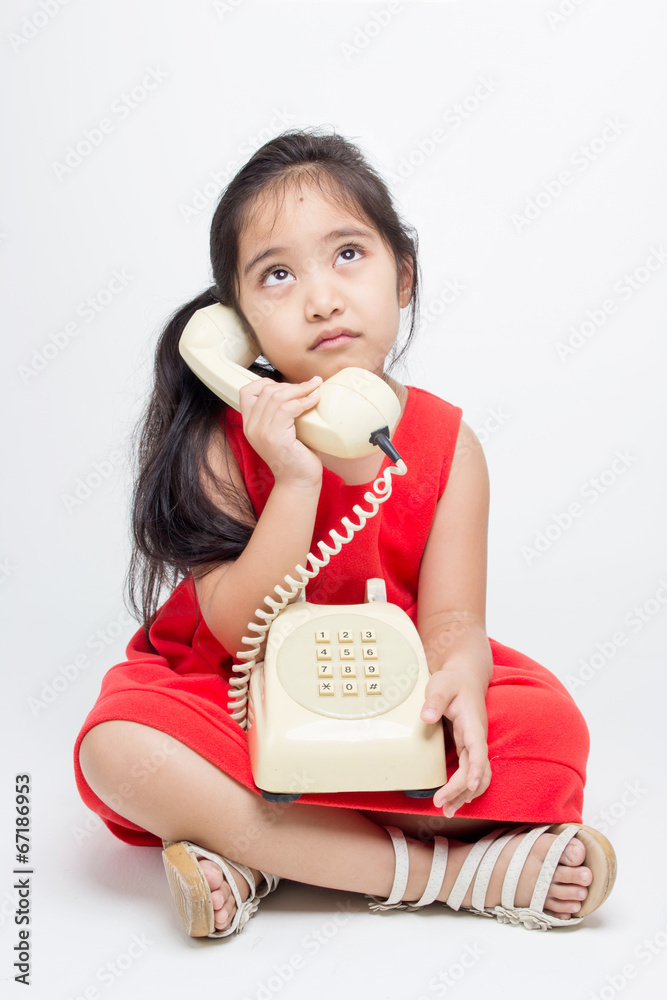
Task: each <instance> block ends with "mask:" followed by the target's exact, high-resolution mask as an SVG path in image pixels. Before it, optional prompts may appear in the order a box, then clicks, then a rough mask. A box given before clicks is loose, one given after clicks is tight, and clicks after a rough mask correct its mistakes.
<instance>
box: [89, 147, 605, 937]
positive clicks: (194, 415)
mask: <svg viewBox="0 0 667 1000" xmlns="http://www.w3.org/2000/svg"><path fill="white" fill-rule="evenodd" d="M211 261H212V268H213V277H214V282H215V283H214V284H213V286H212V287H211V288H209V289H208V290H207V291H205V292H203V293H202V294H201V295H199V296H198V297H197V298H196V299H194V300H193V301H192V302H189V303H188V304H187V305H185V306H184V307H183V308H182V309H180V310H178V311H177V312H176V313H175V315H174V316H173V317H172V318H171V320H170V322H169V324H168V325H167V327H166V329H165V331H164V333H163V334H162V336H161V338H160V341H159V344H158V347H157V356H156V364H155V388H154V391H153V395H152V398H151V400H150V404H149V407H148V410H147V414H146V419H145V424H144V427H143V433H142V437H141V442H140V447H139V474H138V478H137V482H136V486H135V492H134V508H133V534H134V542H135V549H134V554H133V558H132V562H131V565H130V571H129V579H130V587H129V594H130V600H131V603H132V608H133V610H134V612H135V614H136V615H137V617H139V616H140V618H141V621H142V627H141V628H140V629H139V630H138V631H137V633H136V634H135V635H134V636H133V637H132V639H131V640H130V642H129V645H128V647H127V657H128V659H127V661H126V662H124V663H120V664H118V665H117V666H115V667H113V668H112V669H111V670H110V671H109V672H108V673H107V675H106V676H105V678H104V681H103V684H102V690H101V693H100V696H99V698H98V700H97V702H96V704H95V706H94V707H93V709H92V711H91V712H90V714H89V715H88V718H87V719H86V722H85V724H84V726H83V729H82V731H81V733H80V734H79V737H78V740H77V743H76V752H75V767H76V777H77V782H78V787H79V790H80V793H81V795H82V797H83V800H84V802H85V803H86V804H87V805H88V806H89V807H90V808H91V809H94V810H95V811H96V812H97V813H98V814H99V815H100V816H101V817H102V819H103V820H104V822H105V823H106V825H107V826H108V827H109V829H110V830H111V831H112V832H113V833H114V834H115V835H116V836H117V837H119V838H120V839H122V840H124V841H126V842H127V843H130V844H142V845H162V846H163V847H164V861H165V867H166V870H167V874H168V876H169V881H170V885H171V888H172V892H173V894H174V898H175V901H176V903H177V905H178V908H179V912H180V914H181V918H182V920H183V924H184V927H185V930H186V931H187V933H189V934H191V935H193V936H206V935H208V936H210V937H225V936H228V935H230V934H232V933H234V932H237V933H238V932H239V931H240V930H241V928H242V927H243V926H244V924H245V923H246V921H247V920H248V918H249V917H250V916H252V915H253V914H254V912H255V910H256V908H257V906H258V905H259V901H260V899H261V898H263V897H264V896H266V895H267V894H268V893H269V892H270V891H272V890H273V889H275V888H276V886H277V885H278V883H279V880H280V879H281V878H288V879H292V880H295V881H299V882H303V883H307V884H309V885H315V886H325V887H328V888H333V889H342V890H346V891H352V892H358V893H363V894H365V895H366V896H368V897H370V898H372V899H373V900H374V902H373V903H372V904H370V905H371V909H372V910H379V909H387V908H394V907H399V908H401V909H414V908H416V907H417V906H423V905H426V904H427V903H431V902H434V901H436V900H437V901H440V902H441V903H445V904H447V905H448V906H449V907H452V908H454V909H459V908H470V909H471V910H472V911H473V912H476V913H484V914H487V915H495V916H497V917H498V919H500V920H501V921H502V922H507V921H510V922H512V923H519V922H521V923H523V924H524V925H525V926H526V927H529V928H536V927H539V928H541V929H544V930H546V929H548V928H550V927H552V926H563V925H565V926H568V925H569V926H571V925H572V924H573V923H577V922H579V921H581V920H582V919H583V917H584V916H585V915H587V914H588V913H590V912H592V911H593V910H594V909H596V908H597V907H598V906H599V905H600V904H601V903H602V902H603V901H604V899H605V898H606V897H607V895H608V894H609V892H610V890H611V887H612V885H613V881H614V876H615V858H614V853H613V849H612V847H611V845H610V844H609V842H608V841H607V840H606V839H605V838H604V837H603V836H602V835H601V834H599V833H598V832H597V831H594V830H591V829H590V828H588V827H584V826H582V825H581V818H582V817H581V810H582V801H583V787H584V781H585V767H586V758H587V753H588V731H587V728H586V724H585V722H584V720H583V718H582V717H581V715H580V713H579V711H578V709H577V708H576V706H575V704H574V702H573V701H572V699H571V697H570V696H569V694H568V692H567V691H566V689H565V688H564V686H563V685H562V684H561V683H560V682H559V681H558V680H557V679H556V678H555V677H554V676H553V675H552V674H551V673H550V672H549V671H548V670H546V669H545V668H544V667H542V666H541V665H540V664H538V663H536V662H535V661H533V660H531V659H529V658H528V657H526V656H524V655H523V654H521V653H519V652H517V651H515V650H513V649H510V648H508V647H507V646H503V645H501V644H500V643H499V642H496V641H495V640H493V639H489V638H487V636H486V632H485V588H486V535H487V518H488V480H487V470H486V464H485V461H484V457H483V453H482V449H481V446H480V444H479V442H478V440H477V438H476V436H475V434H474V433H473V431H472V430H471V429H470V428H469V427H468V426H467V425H466V424H465V423H464V422H462V421H461V410H460V409H459V408H458V407H456V406H453V405H452V404H450V403H448V402H445V401H444V400H442V399H440V398H438V397H437V396H435V395H433V394H431V393H429V392H426V391H425V390H423V389H419V388H417V387H415V386H403V385H401V384H399V383H398V382H397V381H395V380H394V379H393V378H391V377H390V375H389V371H390V370H391V369H392V368H393V365H394V364H395V362H396V360H398V358H399V357H400V356H401V355H402V354H403V352H404V350H405V349H406V348H407V346H408V343H409V341H410V339H411V337H412V334H413V330H414V325H415V319H416V316H417V292H418V262H417V240H416V236H415V234H414V232H413V231H412V230H411V229H410V228H409V227H407V226H406V225H405V224H404V223H403V222H402V221H401V220H400V219H399V217H398V215H397V213H396V210H395V208H394V205H393V203H392V199H391V196H390V194H389V192H388V190H387V188H386V186H385V184H384V182H383V181H382V180H381V179H380V177H379V176H378V175H377V173H376V172H375V171H374V170H373V169H372V168H371V167H370V166H369V164H368V163H367V162H366V161H365V159H364V158H363V156H362V154H361V153H360V151H359V150H358V149H357V148H356V147H355V146H354V145H352V144H351V143H350V142H348V141H346V140H345V139H343V138H341V137H340V136H338V135H336V134H335V133H334V134H322V133H321V132H320V130H317V129H304V130H299V131H292V132H287V133H284V134H282V135H280V136H278V137H277V138H275V139H273V140H271V141H270V142H267V143H266V144H265V145H264V146H262V148H261V149H259V150H258V151H257V152H256V153H255V155H254V156H252V158H251V159H250V160H249V161H248V163H247V164H246V165H245V166H244V167H243V168H242V169H241V170H240V171H239V172H238V174H237V175H236V177H235V178H234V179H233V180H232V181H231V183H230V184H229V186H228V187H227V189H226V190H225V192H224V193H223V195H222V197H221V199H220V202H219V205H218V207H217V210H216V212H215V215H214V218H213V224H212V228H211ZM216 302H220V303H223V304H224V305H228V306H231V307H233V308H234V310H235V311H236V312H237V313H238V315H239V317H240V318H241V319H242V321H243V324H244V327H245V328H246V330H247V332H248V334H249V336H250V338H251V340H252V342H253V344H255V345H256V347H257V353H258V355H261V356H262V357H263V358H265V359H266V361H267V362H268V364H266V365H263V364H262V365H259V364H256V365H253V367H252V370H253V371H255V372H256V373H258V374H260V375H261V376H263V377H261V378H259V379H257V380H255V381H253V382H251V383H250V384H249V385H247V386H245V387H244V388H243V389H242V390H241V394H240V404H241V412H240V414H239V413H238V412H237V411H235V410H233V409H231V408H229V407H227V406H226V405H225V404H224V403H222V401H221V400H220V399H219V398H218V397H217V396H216V395H214V394H213V393H212V392H211V391H210V390H209V389H207V388H206V386H205V385H204V384H203V383H202V382H201V381H200V380H199V379H198V378H197V377H196V376H195V375H194V374H193V373H192V372H191V371H190V370H189V368H188V367H187V366H186V364H185V362H184V361H183V360H182V359H181V357H180V355H179V352H178V342H179V339H180V335H181V333H182V331H183V329H184V327H185V325H186V323H187V321H188V320H189V319H190V318H191V316H192V315H193V313H194V312H195V311H196V310H197V309H199V308H202V307H204V306H208V305H211V304H213V303H216ZM409 305H411V306H412V315H411V327H410V331H409V335H408V337H407V341H406V343H405V344H404V346H403V349H402V350H399V349H398V347H397V337H398V331H399V321H400V319H401V310H402V309H405V308H406V307H408V306H409ZM388 362H389V363H388ZM349 366H356V367H360V368H364V369H366V370H368V371H370V372H373V373H375V374H376V375H378V376H380V377H381V378H383V379H384V380H385V381H386V382H387V383H388V384H389V386H390V387H391V388H392V389H393V390H394V392H395V393H396V395H397V397H398V400H399V402H400V406H401V416H400V419H399V422H398V425H397V426H396V429H395V431H394V434H393V438H392V441H393V443H394V444H395V446H396V448H397V450H398V451H399V453H400V454H401V457H402V458H403V460H404V461H405V464H406V465H407V473H406V474H405V475H404V476H401V477H396V478H395V479H394V480H393V481H392V487H393V492H392V496H391V497H390V499H389V501H388V502H387V503H384V504H382V505H381V506H380V508H379V511H378V513H377V514H376V516H375V517H374V518H372V520H370V521H369V522H368V524H367V525H366V526H365V527H364V528H363V530H361V531H359V532H358V533H356V534H355V535H354V537H353V539H352V541H350V543H349V544H347V545H344V546H343V548H342V550H341V552H340V553H339V554H338V555H336V556H334V557H333V558H332V559H331V562H330V563H329V565H328V566H327V567H326V569H325V570H323V571H322V572H321V573H320V574H319V575H318V576H317V577H316V578H315V579H314V580H313V581H312V584H309V585H308V589H307V591H306V599H307V600H308V601H310V602H312V603H315V604H317V603H321V604H360V603H363V602H364V586H365V582H366V580H368V579H371V578H374V577H381V578H383V579H384V581H385V583H386V588H387V600H388V601H390V602H392V603H394V604H397V605H399V606H400V607H401V608H403V609H404V611H406V612H407V614H408V615H409V616H410V617H411V619H412V620H413V622H414V623H415V625H416V626H417V628H418V631H419V635H420V638H421V640H422V643H423V645H424V648H425V651H426V657H427V662H428V667H429V672H430V680H429V682H428V684H427V685H426V688H425V691H424V703H423V708H422V710H421V718H422V719H423V720H424V721H425V722H428V723H429V724H432V725H435V726H442V725H445V727H446V729H447V731H448V733H449V737H450V738H449V739H448V741H447V746H448V755H447V775H448V780H447V782H446V784H445V785H443V787H442V788H440V789H438V790H437V792H436V793H435V795H434V796H433V798H432V800H430V799H416V798H408V797H406V796H404V795H403V794H402V793H401V792H400V791H396V792H355V793H336V794H309V793H308V790H307V788H304V789H300V790H301V791H303V792H304V794H302V795H301V797H300V799H299V800H298V801H295V802H291V803H289V804H286V803H274V802H267V801H266V800H265V799H263V798H262V797H261V795H260V793H259V790H258V788H257V786H256V785H255V783H254V781H253V778H252V774H251V771H250V764H249V757H248V750H247V739H246V733H245V730H244V729H243V728H242V727H241V726H240V725H239V723H238V722H236V721H234V719H232V717H231V714H230V711H229V707H228V702H229V701H230V698H232V697H233V695H234V687H233V686H231V687H230V679H231V678H232V677H235V674H234V673H233V671H232V664H233V663H234V662H239V661H238V659H236V654H237V653H238V651H240V650H243V649H245V648H246V647H244V646H243V643H242V638H243V636H244V635H246V634H247V633H248V624H249V622H251V621H253V620H256V615H255V610H256V609H257V608H258V606H260V605H261V604H262V602H263V599H264V597H265V596H266V595H268V594H273V592H274V591H273V588H274V586H275V585H276V584H277V583H280V582H281V581H282V580H283V578H284V577H285V575H286V574H290V573H293V572H294V568H295V567H296V566H297V565H304V564H305V561H306V555H307V553H308V552H309V551H311V550H314V548H315V545H316V542H317V540H319V539H324V538H326V539H327V540H328V538H329V534H328V533H329V531H330V530H331V529H332V528H336V527H339V526H340V520H341V517H342V516H343V515H345V514H348V515H349V514H351V513H352V508H353V506H354V504H355V503H358V502H360V501H361V500H362V499H363V495H364V493H365V492H366V491H367V490H369V489H371V487H372V484H373V482H374V481H375V480H376V478H377V477H378V476H379V474H380V472H381V471H382V470H384V469H385V468H386V467H387V466H388V465H389V464H391V463H390V461H389V459H388V458H386V457H385V455H384V454H383V453H382V452H381V451H379V450H377V451H375V452H374V453H373V454H371V455H368V456H366V457H362V458H354V459H339V458H335V457H332V456H331V455H327V454H324V453H321V452H317V451H314V450H312V449H310V448H308V447H306V446H305V445H304V444H302V443H301V442H300V441H299V440H298V439H297V438H296V435H295V426H294V421H295V419H296V418H297V417H298V416H299V415H300V414H302V413H304V412H305V411H307V410H308V409H310V408H311V407H313V406H314V405H316V404H317V401H318V387H319V385H320V384H321V382H322V381H323V380H326V379H328V378H329V377H331V376H332V375H334V374H335V373H336V372H338V371H339V370H340V369H342V368H346V367H349ZM136 580H138V581H139V584H140V588H141V600H140V603H137V601H136V599H135V595H136V585H137V584H136ZM165 583H168V584H169V586H170V587H171V588H174V589H173V592H172V593H171V596H169V598H168V600H166V602H165V603H163V604H162V605H161V606H159V607H158V602H159V597H160V592H161V588H162V586H163V585H164V584H165ZM499 824H501V826H500V827H499ZM406 835H407V837H406Z"/></svg>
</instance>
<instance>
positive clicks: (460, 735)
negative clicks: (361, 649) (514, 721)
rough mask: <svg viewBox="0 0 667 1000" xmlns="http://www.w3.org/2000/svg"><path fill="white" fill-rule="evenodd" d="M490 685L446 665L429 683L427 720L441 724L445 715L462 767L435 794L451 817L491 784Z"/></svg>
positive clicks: (425, 707)
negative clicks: (487, 689) (488, 712)
mask: <svg viewBox="0 0 667 1000" xmlns="http://www.w3.org/2000/svg"><path fill="white" fill-rule="evenodd" d="M485 694H486V685H485V684H482V683H481V682H480V681H479V680H477V679H476V678H475V677H474V675H473V676H470V675H468V676H466V675H465V674H463V673H460V672H459V671H457V670H453V669H450V670H448V669H447V668H446V667H442V668H441V669H440V670H437V671H436V672H435V673H433V674H431V677H430V679H429V681H428V683H427V685H426V690H425V695H426V701H425V702H424V705H423V707H422V710H421V718H422V719H423V720H424V722H428V723H437V724H440V720H441V719H442V718H443V716H444V718H445V723H446V725H447V728H448V730H449V732H450V734H451V735H452V737H453V739H454V743H455V745H456V751H457V753H458V757H459V767H458V770H457V771H455V772H454V774H453V775H452V776H451V778H450V779H449V781H447V782H446V784H444V785H443V786H442V788H439V789H438V791H437V792H436V793H435V795H434V796H433V804H434V805H435V806H437V807H438V808H440V807H441V806H442V807H443V808H442V813H443V816H445V817H447V818H448V819H449V818H451V817H452V816H453V815H454V813H455V812H456V810H457V809H460V808H461V806H462V805H463V804H464V803H466V802H472V800H473V799H474V798H476V797H477V796H478V795H482V794H483V792H485V791H486V790H487V788H488V787H489V784H490V783H491V766H490V764H489V754H488V746H487V742H486V737H487V734H488V722H487V714H486V704H485Z"/></svg>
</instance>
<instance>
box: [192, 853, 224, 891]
mask: <svg viewBox="0 0 667 1000" xmlns="http://www.w3.org/2000/svg"><path fill="white" fill-rule="evenodd" d="M197 860H198V862H199V867H200V868H201V870H202V872H203V873H204V878H205V879H206V881H207V882H208V886H209V889H210V890H211V892H213V890H214V889H219V888H220V886H221V885H222V881H223V879H222V871H221V870H220V867H219V866H218V865H216V864H214V863H213V862H212V861H209V860H208V858H198V859H197Z"/></svg>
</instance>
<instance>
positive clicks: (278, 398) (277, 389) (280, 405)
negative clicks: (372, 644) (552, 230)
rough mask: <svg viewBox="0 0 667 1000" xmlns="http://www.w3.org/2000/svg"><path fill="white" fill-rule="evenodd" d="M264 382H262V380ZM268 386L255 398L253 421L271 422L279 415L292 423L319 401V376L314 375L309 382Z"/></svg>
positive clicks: (275, 383) (273, 383)
mask: <svg viewBox="0 0 667 1000" xmlns="http://www.w3.org/2000/svg"><path fill="white" fill-rule="evenodd" d="M262 381H264V380H262ZM267 381H269V382H271V385H270V386H265V387H264V389H263V390H262V391H261V392H260V393H259V395H258V396H257V398H256V400H255V402H254V405H253V406H252V411H251V412H252V417H253V419H255V420H263V419H265V420H267V421H268V422H273V421H274V420H275V419H276V417H277V416H278V415H279V414H280V415H282V416H283V417H286V418H287V419H288V421H289V422H292V421H293V420H294V418H295V417H298V416H299V415H300V414H301V413H303V412H304V411H305V410H307V409H309V408H310V407H311V406H315V405H316V403H317V402H318V400H319V392H318V390H319V387H320V384H321V382H322V379H321V376H319V375H316V376H315V378H314V379H311V380H310V381H309V382H295V383H292V382H289V383H284V382H282V383H281V382H273V381H272V380H271V379H268V380H267Z"/></svg>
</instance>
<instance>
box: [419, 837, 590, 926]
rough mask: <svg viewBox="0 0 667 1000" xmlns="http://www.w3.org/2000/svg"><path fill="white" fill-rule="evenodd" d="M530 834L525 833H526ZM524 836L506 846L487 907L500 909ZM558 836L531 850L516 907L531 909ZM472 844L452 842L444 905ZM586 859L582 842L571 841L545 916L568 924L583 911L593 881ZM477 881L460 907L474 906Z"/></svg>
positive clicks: (491, 883)
mask: <svg viewBox="0 0 667 1000" xmlns="http://www.w3.org/2000/svg"><path fill="white" fill-rule="evenodd" d="M527 832H528V831H525V833H527ZM525 833H523V834H522V833H520V834H517V835H516V836H514V837H512V839H511V840H510V841H509V842H508V843H507V844H505V846H504V847H503V849H502V851H501V852H500V854H499V856H498V859H497V861H496V863H495V866H494V869H493V872H492V874H491V879H490V881H489V885H488V888H487V890H486V899H485V902H484V906H485V907H488V906H499V905H500V896H501V891H502V884H503V879H504V878H505V874H506V872H507V867H508V865H509V863H510V860H511V858H512V855H513V854H514V852H515V850H516V849H517V847H518V846H519V844H520V843H521V841H522V839H523V837H524V836H525ZM555 839H556V836H555V835H554V834H552V833H543V834H541V835H540V836H539V837H538V838H537V840H536V841H535V843H534V844H533V846H532V847H531V849H530V854H529V855H528V858H527V859H526V862H525V864H524V866H523V870H522V872H521V875H520V876H519V882H518V884H517V888H516V893H515V897H514V905H515V906H518V907H523V906H530V900H531V897H532V895H533V890H534V888H535V882H536V880H537V876H538V875H539V872H540V868H541V867H542V862H543V861H544V859H545V857H546V856H547V851H548V850H549V848H550V847H551V845H552V843H553V842H554V840H555ZM473 846H474V845H473V844H467V843H463V842H461V841H456V840H450V841H449V857H448V860H447V870H446V874H445V881H444V884H443V887H442V890H441V892H440V894H439V895H438V899H440V900H442V901H443V902H444V901H445V900H446V898H447V896H448V895H449V893H450V892H451V889H452V886H453V885H454V881H455V879H456V876H457V875H458V873H459V871H460V870H461V866H462V864H463V862H464V861H465V859H466V857H467V855H468V854H469V853H470V851H471V850H472V848H473ZM585 857H586V848H585V847H584V845H583V844H582V842H581V841H580V840H576V839H574V840H571V841H570V843H569V844H568V845H567V847H566V848H565V850H564V851H563V853H562V855H561V857H560V864H559V865H558V866H557V867H556V870H555V872H554V877H553V879H552V882H551V885H550V887H549V891H548V893H547V898H546V899H545V901H544V912H545V913H548V914H550V915H551V916H553V917H560V919H561V920H568V919H569V918H570V917H571V916H575V915H576V914H577V913H578V912H579V910H580V909H581V907H582V904H583V901H584V900H585V898H586V896H587V895H588V888H587V887H588V886H589V885H590V884H591V883H592V881H593V873H592V871H591V870H590V868H586V867H584V865H583V861H584V858H585ZM473 885H474V879H473V881H472V882H471V884H470V887H469V889H468V890H467V892H466V894H465V896H464V897H463V902H462V904H461V906H464V907H465V906H471V905H472V890H473Z"/></svg>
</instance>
